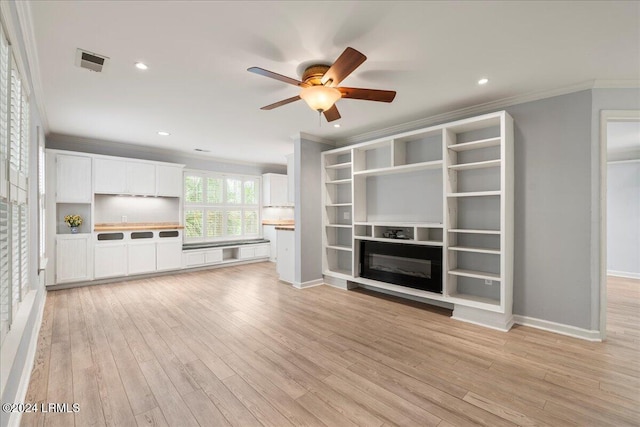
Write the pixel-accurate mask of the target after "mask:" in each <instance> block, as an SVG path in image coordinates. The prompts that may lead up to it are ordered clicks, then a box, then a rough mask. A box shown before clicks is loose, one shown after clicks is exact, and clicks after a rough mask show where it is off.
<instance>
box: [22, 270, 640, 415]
mask: <svg viewBox="0 0 640 427" xmlns="http://www.w3.org/2000/svg"><path fill="white" fill-rule="evenodd" d="M608 302H609V310H608V319H609V328H608V340H607V341H606V342H604V343H590V342H586V341H582V340H578V339H573V338H569V337H564V336H561V335H556V334H552V333H548V332H544V331H540V330H536V329H532V328H527V327H518V326H516V327H514V328H513V329H512V331H511V332H509V333H502V332H497V331H492V330H489V329H485V328H481V327H478V326H474V325H470V324H465V323H462V322H458V321H455V320H451V319H450V318H449V317H448V315H450V313H449V312H448V311H446V310H443V309H438V308H434V307H431V306H428V305H423V304H418V303H412V302H407V301H404V300H399V299H394V298H391V297H384V296H380V295H377V294H373V293H371V292H367V291H360V290H357V291H349V292H347V291H343V290H339V289H335V288H331V287H329V286H319V287H315V288H310V289H305V290H297V289H293V288H292V287H291V286H289V285H286V284H284V283H282V282H279V281H278V280H277V276H276V273H275V268H274V264H271V263H259V264H251V265H244V266H237V267H228V268H222V269H216V270H209V271H200V272H192V273H185V274H179V275H174V276H162V277H156V278H150V279H142V280H132V281H128V282H122V283H117V284H110V285H101V286H90V287H84V288H78V289H71V290H62V291H54V292H49V293H48V297H47V301H46V305H45V312H44V319H43V324H42V328H41V330H40V336H39V341H38V349H37V356H36V361H35V364H34V367H33V372H32V376H31V383H30V386H29V390H28V393H27V398H26V401H27V402H57V403H64V402H67V403H72V402H77V403H79V405H80V412H77V413H75V414H74V413H66V414H60V413H53V412H49V413H35V414H25V415H24V416H23V418H22V425H24V426H32V425H61V426H72V425H74V424H75V425H76V426H79V427H80V426H82V427H84V426H136V425H137V426H167V425H169V426H180V427H182V426H198V425H200V426H261V425H264V426H274V427H284V426H290V425H293V426H322V425H325V426H331V427H333V426H367V427H368V426H394V425H399V426H440V427H445V426H470V425H486V426H511V425H523V426H567V425H568V426H571V425H577V426H626V425H629V426H630V425H636V426H637V425H640V360H639V355H640V281H638V280H626V279H614V278H611V279H610V283H609V297H608Z"/></svg>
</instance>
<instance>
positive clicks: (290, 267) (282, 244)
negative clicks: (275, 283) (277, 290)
mask: <svg viewBox="0 0 640 427" xmlns="http://www.w3.org/2000/svg"><path fill="white" fill-rule="evenodd" d="M277 235H278V237H277V239H278V261H277V264H276V271H277V272H278V276H279V278H280V280H282V281H284V282H287V283H291V284H293V281H294V279H295V277H294V276H295V270H296V264H295V262H296V260H295V233H294V232H293V231H292V230H277Z"/></svg>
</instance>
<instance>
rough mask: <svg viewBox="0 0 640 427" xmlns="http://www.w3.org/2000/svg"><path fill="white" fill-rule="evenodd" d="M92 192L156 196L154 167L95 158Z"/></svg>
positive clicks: (139, 163)
mask: <svg viewBox="0 0 640 427" xmlns="http://www.w3.org/2000/svg"><path fill="white" fill-rule="evenodd" d="M94 192H95V193H98V194H134V195H140V196H155V195H156V166H155V165H154V164H150V163H142V162H130V161H126V160H112V159H103V158H96V159H95V165H94Z"/></svg>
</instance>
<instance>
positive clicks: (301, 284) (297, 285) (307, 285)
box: [292, 279, 324, 289]
mask: <svg viewBox="0 0 640 427" xmlns="http://www.w3.org/2000/svg"><path fill="white" fill-rule="evenodd" d="M292 285H293V287H294V288H298V289H305V288H311V287H313V286H320V285H324V280H323V279H316V280H309V281H307V282H293V283H292Z"/></svg>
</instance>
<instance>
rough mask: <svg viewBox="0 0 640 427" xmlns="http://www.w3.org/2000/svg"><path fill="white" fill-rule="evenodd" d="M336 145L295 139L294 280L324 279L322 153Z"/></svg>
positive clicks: (298, 281)
mask: <svg viewBox="0 0 640 427" xmlns="http://www.w3.org/2000/svg"><path fill="white" fill-rule="evenodd" d="M332 148H335V147H334V146H332V145H327V144H322V143H319V142H315V141H311V140H309V139H305V138H304V136H299V137H297V138H295V140H294V163H295V165H294V174H295V201H296V206H295V214H294V215H295V224H296V229H295V246H296V251H295V252H296V260H295V265H296V270H295V276H294V280H295V282H297V283H299V284H304V283H305V282H309V281H313V280H318V279H322V232H323V230H322V209H323V207H322V183H321V181H322V175H321V168H320V157H321V153H322V152H323V151H326V150H330V149H332Z"/></svg>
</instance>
